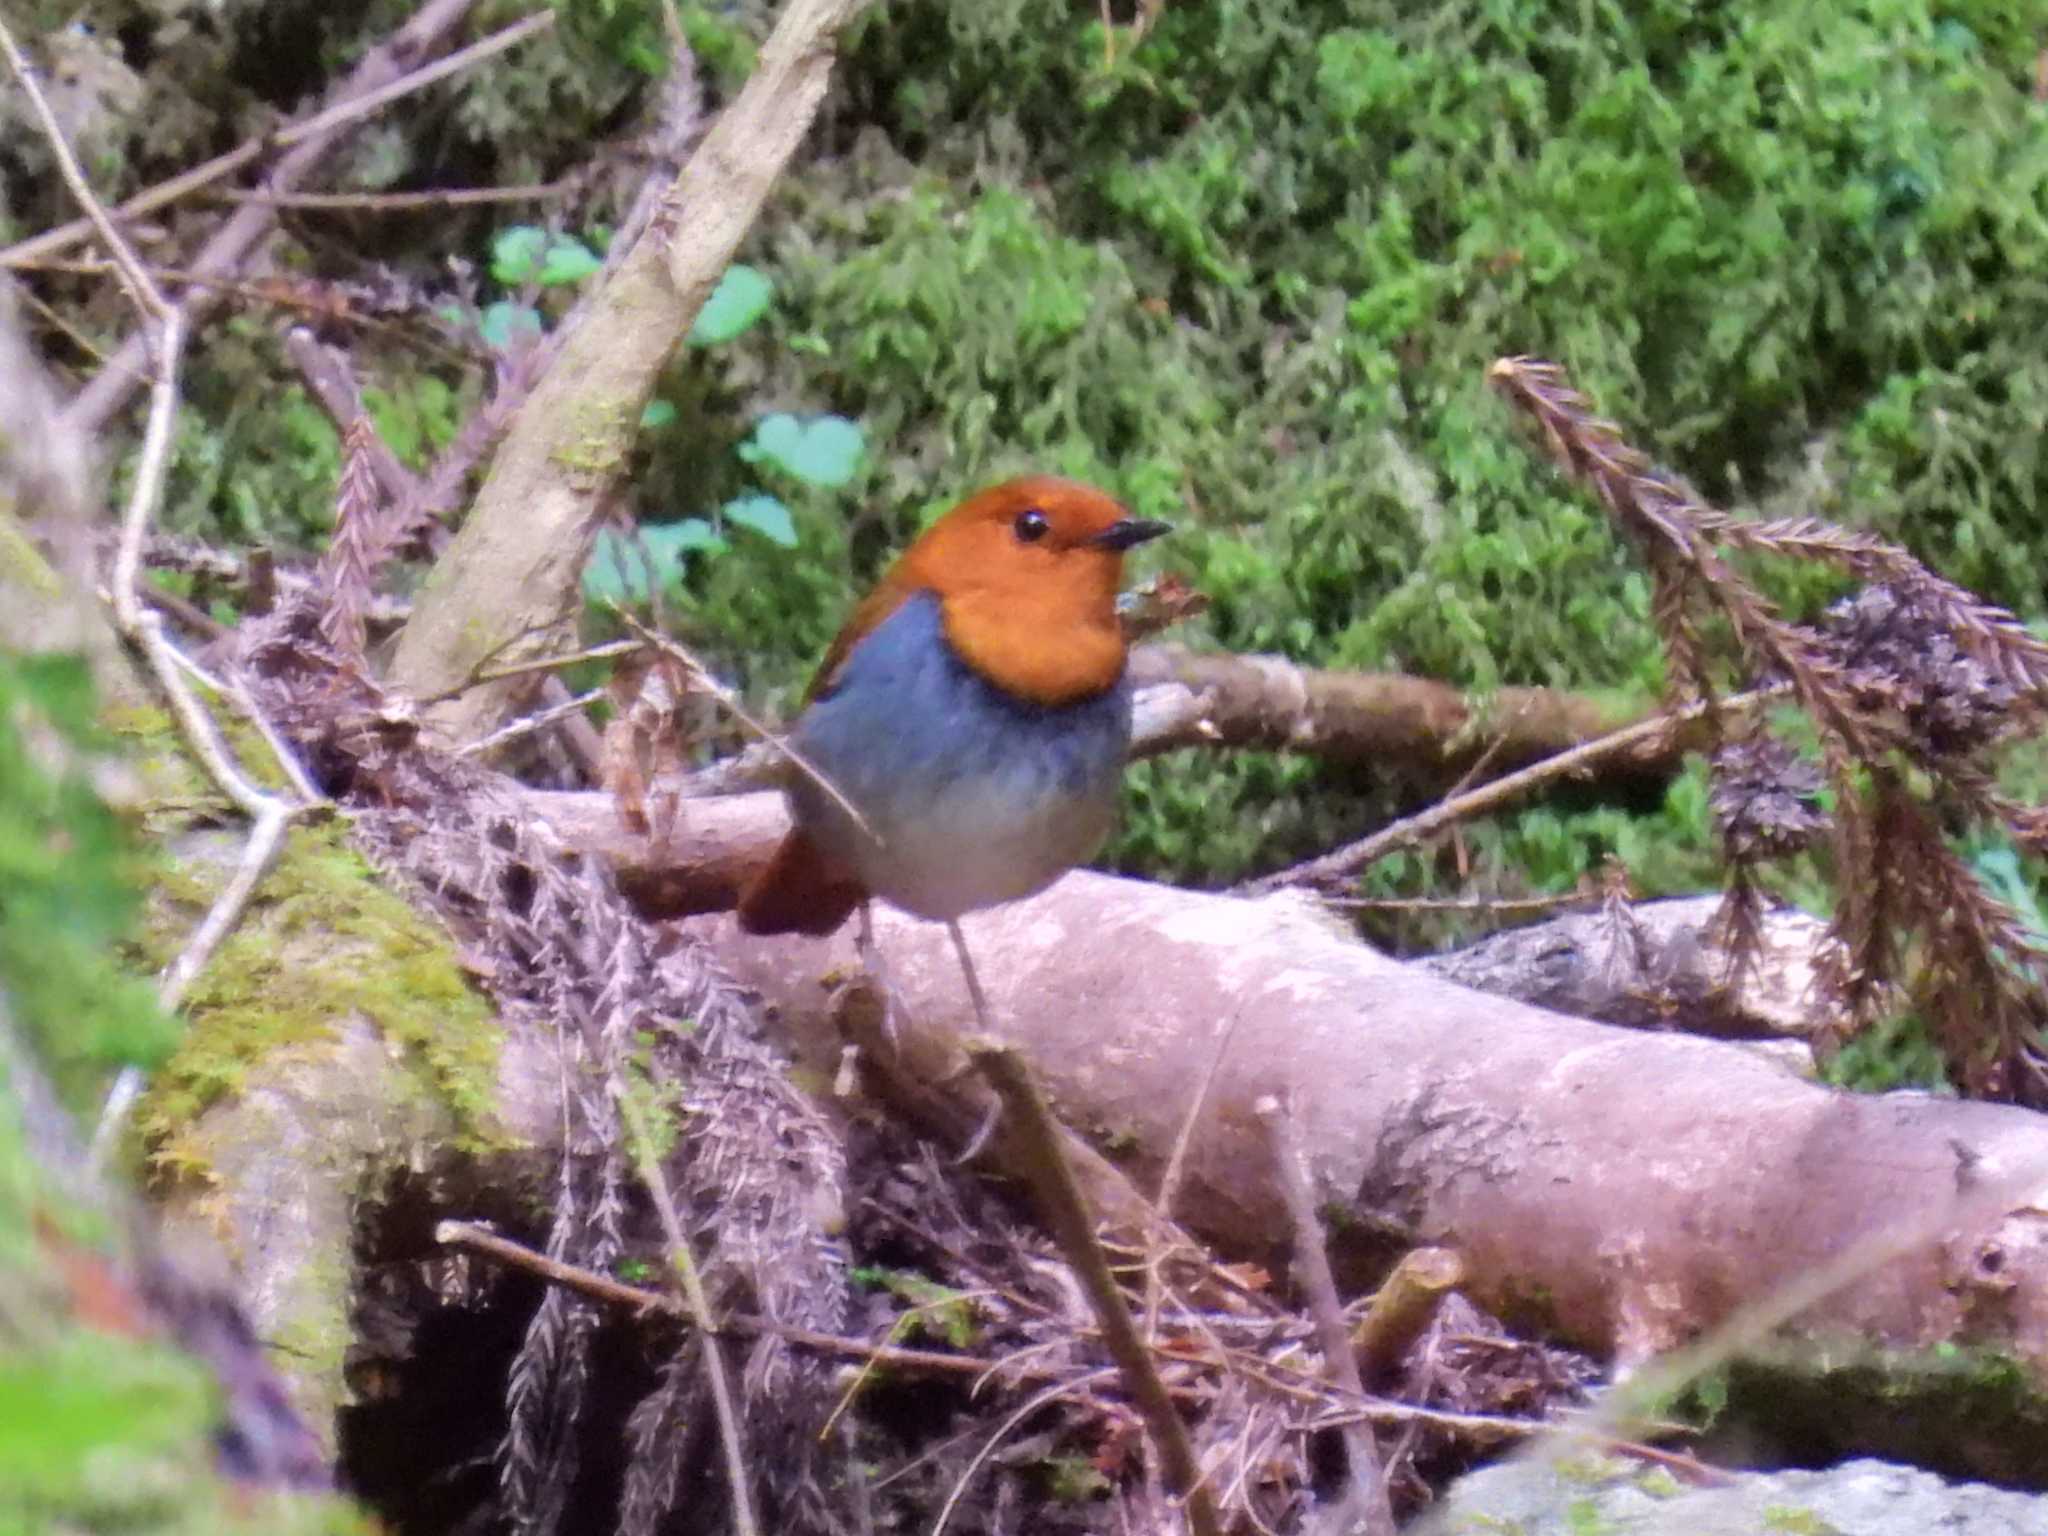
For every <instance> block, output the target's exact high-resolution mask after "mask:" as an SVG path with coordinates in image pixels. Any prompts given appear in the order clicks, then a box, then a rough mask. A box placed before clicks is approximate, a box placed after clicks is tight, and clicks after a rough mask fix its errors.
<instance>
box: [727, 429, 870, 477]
mask: <svg viewBox="0 0 2048 1536" xmlns="http://www.w3.org/2000/svg"><path fill="white" fill-rule="evenodd" d="M866 449H867V439H866V437H865V436H864V435H863V434H862V432H861V430H860V427H859V426H858V425H857V424H856V423H854V422H851V421H848V420H847V419H846V418H845V417H844V416H820V417H818V418H817V419H816V420H814V421H811V422H808V423H805V422H800V421H798V420H797V419H796V418H795V417H794V416H791V415H789V414H788V413H787V412H783V411H777V412H776V413H775V414H774V415H772V416H763V417H762V418H761V420H760V421H759V422H758V423H757V424H756V425H755V427H754V436H753V438H752V440H751V441H749V442H747V443H744V444H742V445H741V447H740V450H739V454H740V457H741V458H743V459H745V460H746V461H747V462H748V463H750V464H762V463H766V464H773V465H774V466H775V467H776V468H777V469H780V470H782V471H783V472H784V473H785V474H791V475H795V476H796V477H797V479H799V480H802V481H804V482H805V483H807V484H810V485H822V486H838V485H844V484H846V483H847V481H849V480H851V479H852V478H853V476H854V473H855V471H857V470H858V469H859V468H860V459H861V454H862V453H864V452H865V451H866Z"/></svg>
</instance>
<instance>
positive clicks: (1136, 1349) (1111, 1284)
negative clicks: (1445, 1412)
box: [967, 1039, 1222, 1536]
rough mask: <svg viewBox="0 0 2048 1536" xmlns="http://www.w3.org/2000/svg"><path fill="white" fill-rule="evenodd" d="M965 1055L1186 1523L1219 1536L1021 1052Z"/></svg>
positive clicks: (1211, 1505)
mask: <svg viewBox="0 0 2048 1536" xmlns="http://www.w3.org/2000/svg"><path fill="white" fill-rule="evenodd" d="M967 1053H968V1055H969V1056H970V1057H971V1058H973V1061H974V1064H975V1066H977V1067H978V1068H980V1069H981V1073H982V1075H983V1076H984V1077H986V1078H987V1079H988V1081H989V1085H990V1086H991V1087H993V1088H994V1089H995V1091H996V1093H997V1094H998V1095H1000V1096H1001V1098H1002V1101H1003V1113H1004V1114H1005V1115H1006V1116H1007V1117H1008V1118H1009V1121H1010V1125H1011V1134H1012V1135H1013V1136H1014V1137H1015V1138H1016V1139H1017V1141H1018V1152H1019V1158H1018V1161H1019V1163H1020V1165H1021V1166H1022V1167H1023V1169H1024V1170H1025V1172H1026V1175H1027V1177H1028V1178H1029V1180H1030V1183H1031V1186H1032V1189H1033V1192H1034V1193H1035V1194H1036V1195H1037V1196H1038V1199H1039V1202H1040V1205H1041V1207H1042V1209H1043V1210H1044V1213H1045V1218H1046V1222H1047V1224H1048V1225H1049V1226H1051V1228H1052V1231H1053V1237H1054V1239H1055V1240H1056V1241H1057V1242H1058V1243H1059V1246H1060V1252H1061V1253H1063V1254H1065V1255H1066V1259H1067V1262H1068V1263H1069V1264H1071V1265H1072V1266H1073V1268H1074V1273H1075V1275H1076V1276H1077V1277H1078V1278H1079V1279H1080V1281H1081V1285H1082V1288H1083V1289H1084V1290H1086V1291H1087V1293H1088V1299H1089V1301H1090V1302H1091V1303H1092V1304H1093V1306H1094V1308H1095V1317H1096V1321H1097V1322H1098V1323H1100V1324H1101V1326H1102V1339H1103V1343H1104V1344H1106V1345H1107V1346H1108V1348H1109V1353H1110V1356H1111V1358H1112V1359H1114V1360H1115V1361H1116V1363H1117V1369H1118V1371H1119V1372H1121V1373H1122V1376H1123V1382H1124V1390H1125V1391H1127V1392H1129V1393H1130V1394H1131V1399H1132V1401H1134V1402H1135V1403H1136V1404H1137V1405H1138V1410H1139V1412H1140V1413H1142V1414H1143V1415H1144V1417H1145V1425H1146V1428H1147V1429H1148V1430H1150V1431H1151V1435H1152V1441H1153V1443H1154V1444H1155V1445H1156V1446H1157V1447H1158V1450H1159V1457H1160V1460H1161V1462H1162V1463H1163V1464H1164V1470H1165V1473H1166V1485H1167V1487H1168V1488H1170V1489H1172V1490H1173V1492H1174V1493H1175V1494H1177V1495H1179V1496H1180V1497H1181V1498H1182V1499H1183V1500H1185V1508H1186V1510H1187V1516H1188V1525H1189V1527H1190V1528H1191V1529H1192V1530H1193V1531H1194V1533H1195V1536H1219V1533H1220V1531H1221V1529H1222V1528H1221V1526H1220V1525H1219V1524H1218V1521H1217V1518H1216V1504H1215V1497H1214V1495H1213V1494H1212V1493H1211V1492H1210V1490H1209V1488H1208V1486H1207V1484H1206V1483H1205V1482H1204V1481H1203V1477H1202V1468H1201V1464H1200V1463H1199V1462H1198V1461H1197V1460H1196V1459H1195V1448H1194V1445H1193V1443H1192V1442H1191V1441H1190V1440H1189V1439H1188V1431H1187V1426H1186V1425H1185V1424H1183V1423H1182V1422H1181V1419H1180V1414H1179V1412H1178V1410H1176V1409H1175V1408H1174V1406H1173V1398H1172V1396H1171V1395H1170V1394H1169V1393H1168V1392H1167V1390H1166V1383H1165V1382H1163V1381H1161V1380H1160V1378H1159V1371H1158V1368H1157V1367H1156V1366H1155V1365H1154V1364H1153V1363H1152V1354H1151V1352H1150V1351H1149V1350H1147V1349H1146V1347H1145V1341H1144V1340H1143V1339H1142V1338H1140V1337H1139V1336H1138V1326H1137V1324H1136V1322H1134V1321H1133V1320H1132V1317H1131V1309H1130V1308H1129V1306H1127V1305H1126V1304H1125V1302H1124V1293H1123V1292H1122V1291H1121V1290H1119V1289H1118V1288H1117V1283H1116V1277H1115V1275H1114V1274H1112V1273H1111V1271H1110V1266H1109V1255H1108V1254H1106V1253H1105V1252H1103V1249H1102V1244H1101V1243H1100V1242H1099V1241H1097V1239H1096V1236H1095V1223H1094V1221H1093V1220H1092V1219H1091V1218H1090V1216H1089V1214H1088V1207H1087V1204H1086V1203H1085V1201H1084V1200H1083V1199H1082V1196H1081V1189H1080V1186H1079V1185H1078V1184H1076V1183H1075V1182H1074V1174H1073V1170H1072V1169H1071V1168H1069V1167H1068V1166H1067V1160H1066V1156H1065V1154H1064V1153H1062V1152H1061V1150H1060V1129H1059V1126H1058V1125H1057V1124H1056V1123H1055V1122H1054V1120H1053V1118H1052V1111H1051V1110H1050V1109H1048V1108H1047V1107H1046V1103H1045V1098H1044V1096H1043V1095H1042V1094H1040V1092H1039V1091H1038V1085H1037V1083H1035V1082H1034V1081H1033V1080H1032V1077H1031V1073H1030V1069H1029V1068H1027V1067H1026V1066H1025V1065H1024V1058H1023V1057H1022V1056H1020V1055H1018V1053H1017V1052H1016V1051H1014V1050H1011V1049H1010V1048H1009V1047H1007V1046H1002V1045H996V1044H994V1043H992V1042H990V1041H989V1040H987V1039H982V1040H977V1041H973V1042H970V1043H969V1045H968V1047H967Z"/></svg>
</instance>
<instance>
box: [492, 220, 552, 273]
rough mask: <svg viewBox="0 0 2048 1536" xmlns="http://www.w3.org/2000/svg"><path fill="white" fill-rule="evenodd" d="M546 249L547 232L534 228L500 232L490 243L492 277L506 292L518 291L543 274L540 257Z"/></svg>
mask: <svg viewBox="0 0 2048 1536" xmlns="http://www.w3.org/2000/svg"><path fill="white" fill-rule="evenodd" d="M547 248H548V232H547V231H546V230H544V229H537V228H535V227H534V226H533V225H531V224H514V225H513V226H512V227H511V228H510V229H501V230H499V231H498V233H497V235H496V236H495V237H494V238H493V239H492V241H491V276H492V277H493V278H495V279H496V280H497V281H498V282H500V283H503V284H504V285H505V286H506V287H507V288H517V287H518V286H519V285H520V284H521V283H523V282H525V281H526V280H527V279H528V278H530V277H532V276H533V274H534V273H535V272H537V271H538V270H540V263H541V255H542V253H543V252H544V251H546V250H547Z"/></svg>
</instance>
